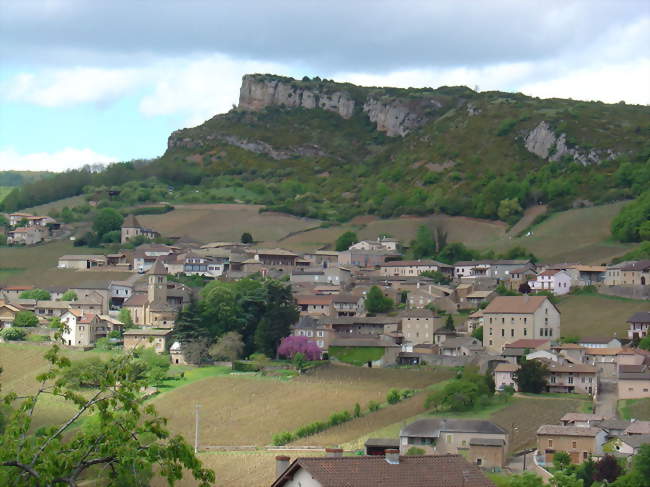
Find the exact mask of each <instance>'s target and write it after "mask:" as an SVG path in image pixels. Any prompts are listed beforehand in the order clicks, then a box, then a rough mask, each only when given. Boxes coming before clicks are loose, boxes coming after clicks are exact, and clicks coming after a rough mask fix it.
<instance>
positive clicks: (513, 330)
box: [510, 328, 515, 337]
mask: <svg viewBox="0 0 650 487" xmlns="http://www.w3.org/2000/svg"><path fill="white" fill-rule="evenodd" d="M510 336H511V337H513V336H515V329H514V328H512V329H511V330H510Z"/></svg>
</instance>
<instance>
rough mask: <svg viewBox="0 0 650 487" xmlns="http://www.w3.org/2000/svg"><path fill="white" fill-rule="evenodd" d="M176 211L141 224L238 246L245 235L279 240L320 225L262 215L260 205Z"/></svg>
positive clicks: (178, 207)
mask: <svg viewBox="0 0 650 487" xmlns="http://www.w3.org/2000/svg"><path fill="white" fill-rule="evenodd" d="M175 208H176V209H175V210H174V211H171V212H169V213H165V214H164V215H141V216H138V220H139V221H140V222H141V223H142V224H143V225H146V226H150V227H151V228H154V229H155V230H158V231H159V232H161V233H162V234H163V235H166V236H188V237H191V238H193V239H195V240H198V241H201V242H214V241H235V242H238V241H239V239H240V238H241V235H242V233H244V232H250V233H251V234H252V235H253V238H254V239H255V240H258V241H265V240H279V239H281V238H282V237H284V236H286V235H287V234H289V233H292V232H296V231H300V230H305V229H308V228H313V227H317V226H318V225H319V224H320V222H319V221H318V220H311V219H308V218H298V217H295V216H291V215H285V214H279V213H259V209H260V208H261V206H258V205H237V204H216V205H175Z"/></svg>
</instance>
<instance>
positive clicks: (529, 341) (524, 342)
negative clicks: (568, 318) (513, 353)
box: [506, 338, 550, 348]
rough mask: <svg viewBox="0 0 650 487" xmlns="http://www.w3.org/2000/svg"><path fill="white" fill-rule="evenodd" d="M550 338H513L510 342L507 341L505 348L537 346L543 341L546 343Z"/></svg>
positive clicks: (542, 343)
mask: <svg viewBox="0 0 650 487" xmlns="http://www.w3.org/2000/svg"><path fill="white" fill-rule="evenodd" d="M549 341H550V340H544V339H533V338H521V339H519V340H515V341H514V342H512V343H508V344H507V345H506V348H537V347H539V346H541V345H544V344H545V343H548V342H549Z"/></svg>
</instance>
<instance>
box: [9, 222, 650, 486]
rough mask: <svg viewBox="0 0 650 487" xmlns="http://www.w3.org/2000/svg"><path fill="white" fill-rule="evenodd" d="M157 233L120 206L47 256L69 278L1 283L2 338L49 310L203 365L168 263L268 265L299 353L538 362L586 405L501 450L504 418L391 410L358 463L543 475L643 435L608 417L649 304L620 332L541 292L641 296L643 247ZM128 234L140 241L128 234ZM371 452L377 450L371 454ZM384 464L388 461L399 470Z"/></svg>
mask: <svg viewBox="0 0 650 487" xmlns="http://www.w3.org/2000/svg"><path fill="white" fill-rule="evenodd" d="M7 219H8V221H9V222H10V225H12V228H13V229H12V230H10V231H9V232H8V242H9V243H11V244H14V245H35V244H38V243H39V242H40V241H41V240H43V239H45V238H48V237H49V238H50V239H51V238H57V232H59V235H61V234H62V235H66V234H65V233H63V232H62V231H61V226H60V225H59V224H58V223H57V222H56V221H55V220H54V219H52V218H50V217H39V216H34V215H29V214H24V213H15V214H9V215H7ZM21 225H22V226H21ZM159 237H160V234H159V233H158V232H156V231H155V230H153V229H150V228H146V227H144V226H143V225H141V224H140V222H139V221H138V218H137V217H136V216H134V215H129V216H127V217H126V218H125V219H124V221H123V223H122V226H121V231H120V240H121V243H122V244H125V248H124V249H122V250H120V251H119V252H116V253H107V254H74V255H61V256H60V257H59V258H58V266H57V267H58V269H60V270H66V271H67V272H71V273H76V274H75V275H78V276H79V284H78V285H75V286H70V287H56V288H54V287H47V286H41V285H40V283H39V282H33V283H25V284H24V285H7V286H4V287H3V288H2V289H0V327H1V328H2V329H3V332H4V333H3V335H2V336H3V340H4V341H12V340H13V341H15V340H20V339H21V338H24V335H23V336H22V337H21V336H20V333H23V330H29V331H30V332H31V333H36V334H38V333H40V334H42V335H49V337H48V338H44V339H46V340H47V339H54V336H55V329H53V328H52V326H51V325H52V322H53V320H54V321H55V322H56V323H61V324H62V326H63V332H62V333H61V334H60V336H59V337H58V338H57V339H58V340H60V341H61V343H62V345H63V346H64V347H66V348H70V349H76V350H93V349H94V348H95V347H96V346H97V345H98V343H102V342H104V343H105V342H107V341H108V342H110V343H111V344H112V346H114V347H122V348H123V350H124V351H130V350H134V349H137V348H150V349H153V350H154V351H155V352H156V353H157V354H161V355H166V356H169V360H170V362H171V363H172V364H174V365H179V366H194V365H201V364H199V363H195V362H193V360H195V355H196V354H189V353H185V352H186V351H185V346H186V345H187V344H185V343H183V342H182V341H180V340H177V339H175V338H174V336H175V333H174V330H175V322H176V320H177V317H178V316H179V313H180V312H181V311H182V310H183V309H184V308H185V307H187V306H189V305H190V303H192V302H193V300H195V299H196V298H197V292H200V289H198V290H197V289H196V288H195V287H193V286H192V283H191V282H189V283H188V281H185V282H183V280H182V279H177V277H179V276H183V277H185V278H192V277H195V278H199V279H202V280H203V282H207V281H211V280H218V281H224V282H233V281H237V280H240V279H243V278H247V277H251V276H253V277H255V276H258V277H259V278H262V279H263V278H267V277H268V278H273V279H278V280H281V281H284V282H286V283H287V284H290V286H291V292H292V293H293V299H294V302H295V306H296V309H297V316H298V319H297V320H296V321H295V322H294V323H293V324H292V326H291V331H290V334H291V336H293V337H300V338H299V340H301V341H302V342H303V343H306V342H309V344H311V346H312V348H311V349H310V350H312V351H313V350H314V348H313V347H315V350H317V356H314V357H310V358H311V359H313V360H317V361H327V362H333V363H341V362H344V363H345V362H347V363H348V364H352V366H355V367H364V368H371V369H372V368H375V369H376V368H400V367H407V368H408V367H427V366H433V367H442V368H457V369H458V370H462V369H463V368H466V367H476V369H477V370H478V371H479V372H480V373H481V374H485V376H486V377H489V378H490V379H491V380H492V381H493V384H494V390H495V391H496V393H497V394H502V395H503V394H505V395H512V394H517V393H520V392H521V390H520V382H519V381H518V379H517V377H518V373H519V372H520V370H521V369H522V368H526V367H528V366H529V364H531V363H533V364H534V363H537V364H543V366H544V369H545V370H546V371H547V373H546V375H544V379H543V380H544V383H543V384H542V386H541V387H540V388H539V390H538V391H537V392H543V393H548V394H566V395H567V396H579V397H583V398H587V399H588V404H589V406H588V407H587V408H586V409H585V412H582V413H580V412H571V413H566V414H565V415H564V416H563V417H562V418H561V420H560V421H559V422H558V423H557V424H542V425H540V426H539V427H538V428H537V430H536V433H535V438H528V439H527V440H528V441H529V442H530V441H534V444H535V446H536V447H535V448H533V449H529V450H524V451H519V452H513V449H512V445H510V442H511V441H512V440H511V438H510V436H511V435H512V434H514V433H512V432H511V431H510V432H509V431H507V430H506V429H504V428H503V427H501V426H499V425H497V424H494V423H492V422H490V421H486V420H478V419H453V418H447V419H446V418H429V419H427V418H424V419H418V420H416V421H414V422H412V423H410V424H406V425H404V427H403V428H401V430H400V432H399V436H395V437H394V438H367V439H366V441H365V443H364V449H365V453H366V455H368V456H367V457H358V458H356V459H355V460H354V461H355V462H357V463H358V465H357V466H356V467H353V466H347V467H345V468H346V469H347V468H352V469H359V471H360V472H363V471H365V470H367V471H368V472H372V471H373V470H375V469H377V468H379V469H382V468H384V465H386V464H388V465H392V464H402V465H404V468H406V469H408V470H409V471H410V470H411V469H412V468H416V469H425V470H426V469H428V468H429V467H428V466H427V465H429V464H428V463H427V462H429V460H430V461H431V462H433V463H432V465H434V464H436V462H441V461H444V460H443V458H444V457H439V455H446V454H458V453H462V454H463V455H464V456H465V458H466V460H467V461H468V462H469V463H470V464H473V465H474V467H472V468H477V467H478V468H479V469H483V470H484V471H501V470H502V469H506V470H510V471H515V472H516V471H532V472H534V473H537V474H538V475H540V476H541V477H542V478H544V479H549V478H551V476H552V474H551V473H550V472H549V466H553V465H554V458H556V456H557V454H558V452H566V454H568V456H569V461H570V463H571V464H576V465H579V464H582V463H583V462H586V461H591V459H592V458H593V459H594V460H598V459H601V458H603V456H606V455H608V454H615V455H616V456H617V457H620V458H631V457H633V456H634V455H635V454H636V453H637V452H638V451H639V448H640V447H641V446H642V445H644V444H646V443H649V442H650V421H642V420H637V419H635V418H631V419H628V420H625V419H622V418H619V417H618V407H617V405H618V404H619V401H628V400H632V401H635V400H642V399H648V398H650V351H649V350H647V349H644V347H640V346H639V345H640V344H641V342H642V340H644V338H646V337H649V336H650V330H649V329H650V311H641V312H636V313H630V314H629V315H627V316H620V320H621V321H622V322H625V323H626V327H627V334H626V335H624V336H608V335H603V334H600V333H599V332H598V330H593V332H594V334H593V336H566V334H563V331H562V330H563V318H562V316H561V313H560V311H559V310H558V308H557V307H556V305H555V304H554V301H555V297H557V296H562V295H566V294H568V293H570V292H572V291H573V292H575V290H576V289H593V288H596V289H599V290H602V291H607V290H610V292H612V293H614V294H623V295H633V296H636V295H641V296H643V295H646V293H647V289H648V288H650V261H627V262H622V263H619V264H616V265H609V266H605V265H603V266H596V265H583V264H580V263H571V264H569V263H560V264H550V265H549V264H546V265H539V264H536V263H534V262H532V261H531V260H526V259H516V260H503V259H501V260H499V259H492V260H475V261H458V262H455V263H453V264H445V263H442V262H438V261H435V260H430V259H418V260H403V254H404V248H405V247H404V245H405V243H404V242H400V241H399V240H398V239H396V238H392V237H388V236H379V237H377V238H376V239H375V240H361V241H358V242H353V243H351V244H350V246H349V248H348V249H347V250H341V251H334V250H316V251H310V252H302V253H300V252H293V251H291V250H288V249H284V248H260V247H258V246H256V245H255V244H254V243H253V242H249V243H242V242H207V243H200V242H196V241H192V240H191V239H182V238H181V239H178V240H176V241H175V242H172V243H169V244H165V243H154V242H153V240H154V239H157V238H159ZM136 239H137V241H141V242H144V243H141V244H140V245H137V246H136V247H135V248H127V247H128V246H127V245H126V244H128V243H129V242H130V241H134V240H136ZM242 240H246V239H242ZM97 270H102V271H111V270H115V271H116V272H128V273H129V277H128V278H127V279H119V280H94V279H92V275H93V272H94V271H97ZM386 303H390V304H389V305H387V306H386V307H385V309H384V308H382V306H383V305H385V304H386ZM19 321H20V322H21V323H22V322H26V323H28V324H27V325H25V324H18V322H19ZM12 328H13V329H14V330H19V333H18V335H17V336H16V335H12V334H11V332H8V331H7V330H11V329H12ZM645 341H646V342H647V341H648V340H647V339H646V340H645ZM276 358H277V357H276ZM288 358H291V357H288ZM233 364H234V362H233ZM525 392H527V391H525ZM520 441H521V440H520ZM409 452H410V453H409ZM414 452H416V453H417V454H421V455H425V457H426V458H427V460H426V462H424V463H422V462H421V461H420V462H419V463H418V464H417V466H413V465H411V463H412V461H413V460H409V457H408V455H409V454H414ZM513 453H514V454H515V457H513V456H512V455H513ZM326 454H327V455H326V456H325V457H323V458H322V460H318V459H316V458H307V459H299V460H297V461H295V462H292V463H290V458H289V457H287V456H285V455H280V456H278V457H277V462H276V463H277V470H276V474H277V477H278V478H277V480H276V481H275V483H274V484H273V485H278V486H279V485H297V484H294V483H291V482H292V481H294V482H295V480H292V479H296V478H300V477H301V475H305V474H304V472H307V473H309V474H311V475H312V476H313V475H314V472H318V471H320V469H327V468H328V467H327V466H326V465H327V464H328V462H332V461H333V460H332V459H333V458H341V457H342V455H343V450H342V449H341V448H338V446H337V447H336V448H328V449H327V451H326ZM400 455H402V456H400ZM384 456H385V459H386V461H385V462H383V463H380V464H376V459H377V458H378V457H384ZM400 458H401V460H400ZM527 458H528V463H527V464H526V459H527ZM366 459H367V460H366ZM522 459H523V465H519V463H517V462H519V461H521V460H522ZM449 461H452V460H451V459H450V460H449ZM453 461H456V460H453ZM400 462H401V463H400ZM513 462H514V463H513ZM463 465H464V464H463ZM463 468H465V467H463ZM389 470H390V469H389ZM303 471H304V472H303ZM301 472H303V473H301ZM397 472H398V470H397V469H393V470H392V472H389V473H387V475H397V476H399V475H402V474H401V473H397ZM360 475H361V474H360ZM368 475H369V474H368ZM477 482H478V483H476V484H475V485H489V484H483V483H481V482H480V481H477ZM303 485H307V484H303ZM309 485H311V484H309ZM472 485H474V484H472Z"/></svg>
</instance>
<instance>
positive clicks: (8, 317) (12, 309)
mask: <svg viewBox="0 0 650 487" xmlns="http://www.w3.org/2000/svg"><path fill="white" fill-rule="evenodd" d="M19 311H22V309H21V308H19V307H18V306H14V305H13V304H9V303H7V302H5V301H0V330H1V329H3V328H10V327H11V326H12V325H13V323H14V320H15V319H16V313H18V312H19Z"/></svg>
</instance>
